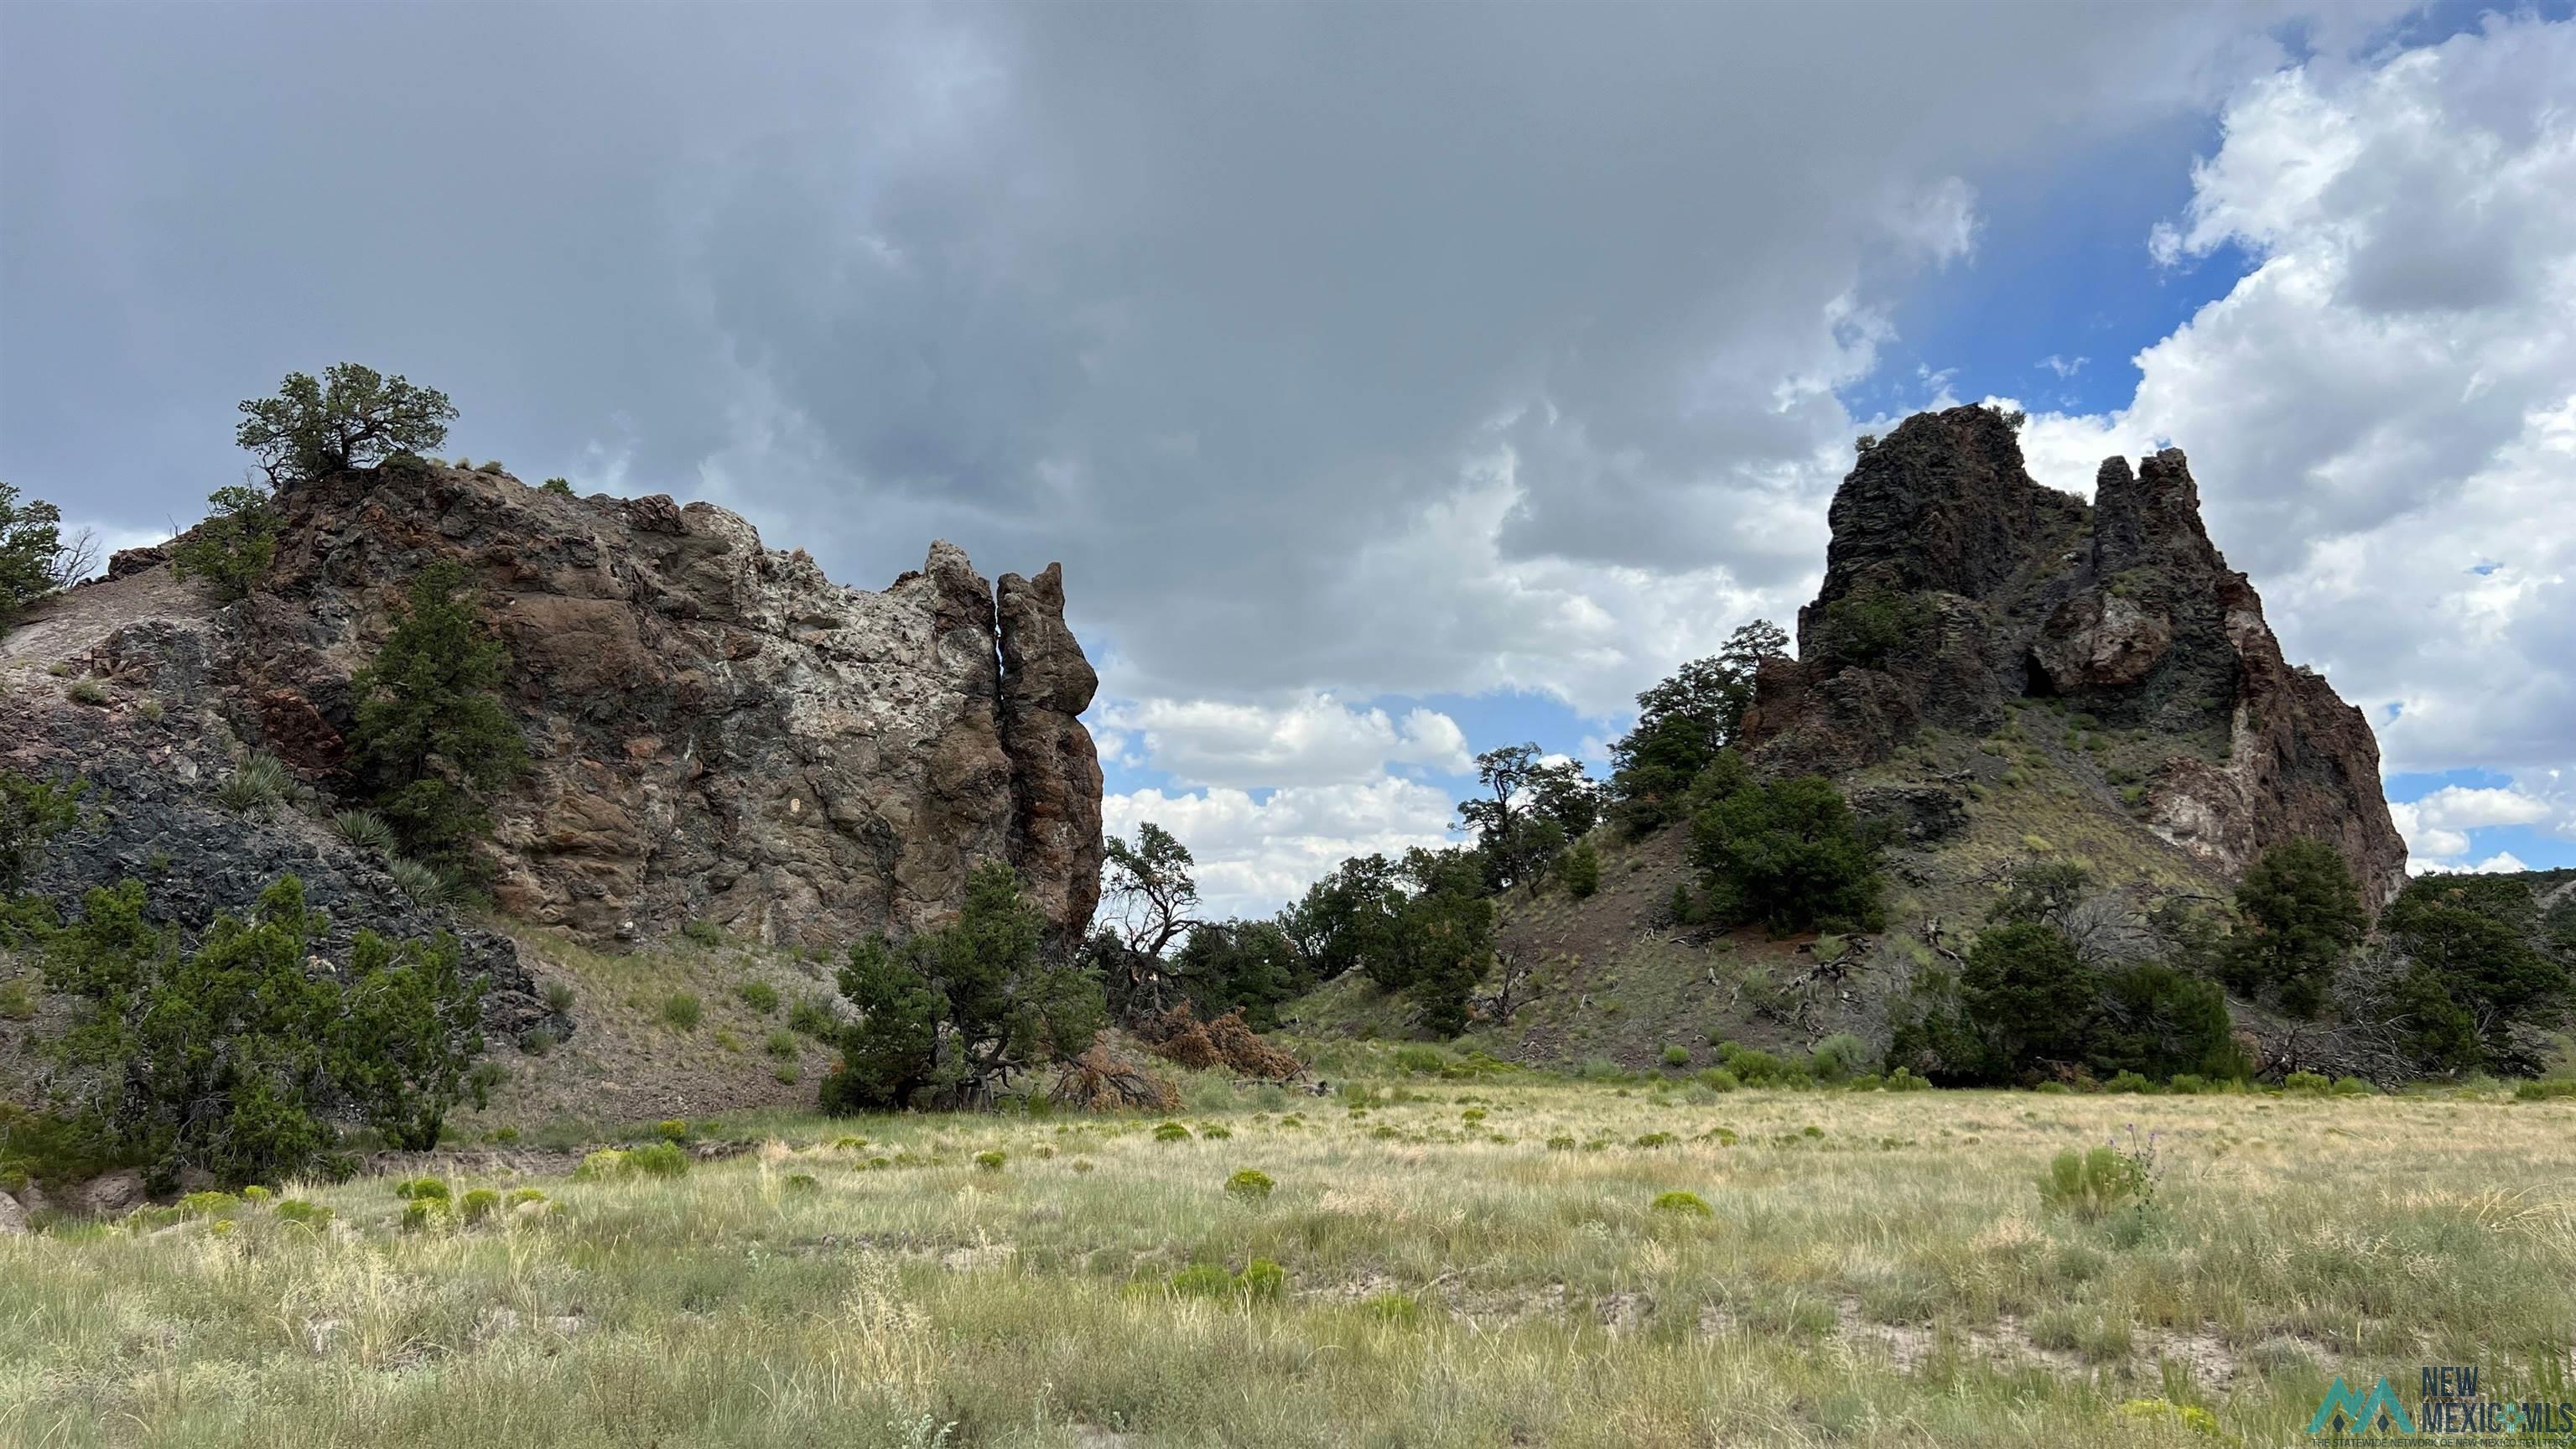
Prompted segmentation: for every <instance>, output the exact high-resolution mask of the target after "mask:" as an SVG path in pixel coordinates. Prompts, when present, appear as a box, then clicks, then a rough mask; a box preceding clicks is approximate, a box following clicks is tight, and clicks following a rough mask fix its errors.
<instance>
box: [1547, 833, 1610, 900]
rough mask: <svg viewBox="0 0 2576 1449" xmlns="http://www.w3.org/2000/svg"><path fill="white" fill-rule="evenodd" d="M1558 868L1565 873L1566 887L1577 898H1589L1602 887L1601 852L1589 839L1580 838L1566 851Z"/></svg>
mask: <svg viewBox="0 0 2576 1449" xmlns="http://www.w3.org/2000/svg"><path fill="white" fill-rule="evenodd" d="M1557 868H1558V869H1559V870H1560V871H1562V872H1563V873H1564V875H1565V889H1566V893H1567V894H1568V895H1571V896H1573V897H1574V898H1575V899H1576V900H1578V901H1580V900H1588V899H1590V898H1591V897H1592V895H1593V894H1594V893H1596V892H1598V891H1599V890H1600V889H1601V852H1599V851H1598V850H1595V849H1593V848H1592V842H1591V841H1589V840H1578V841H1576V842H1575V843H1574V847H1573V848H1572V849H1571V850H1568V851H1567V852H1566V853H1565V856H1564V858H1563V859H1562V860H1560V861H1559V862H1558V863H1557Z"/></svg>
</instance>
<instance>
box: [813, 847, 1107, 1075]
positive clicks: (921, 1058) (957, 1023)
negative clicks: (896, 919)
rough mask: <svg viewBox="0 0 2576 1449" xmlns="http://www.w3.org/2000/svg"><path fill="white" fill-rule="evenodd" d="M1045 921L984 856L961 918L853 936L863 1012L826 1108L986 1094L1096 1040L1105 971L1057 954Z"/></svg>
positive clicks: (854, 990)
mask: <svg viewBox="0 0 2576 1449" xmlns="http://www.w3.org/2000/svg"><path fill="white" fill-rule="evenodd" d="M1045 935H1046V923H1045V921H1044V920H1043V919H1042V918H1041V917H1040V916H1039V914H1038V912H1037V909H1036V908H1035V907H1034V906H1031V905H1030V904H1029V903H1028V902H1027V901H1026V900H1025V899H1023V898H1022V896H1021V895H1020V882H1019V877H1018V876H1017V875H1016V874H1014V873H1013V872H1012V870H1011V868H1010V867H1009V866H1007V865H1003V864H999V863H987V864H985V865H980V866H977V867H976V868H975V872H974V874H973V875H972V876H971V877H969V879H968V880H967V884H966V904H965V908H964V910H962V911H961V912H960V913H959V915H958V918H957V919H956V920H955V921H954V922H952V923H950V924H948V925H946V926H943V927H941V928H940V929H938V930H935V931H919V932H915V933H914V934H912V935H911V936H908V937H905V938H904V939H902V940H900V941H897V940H893V939H890V938H888V937H886V936H882V935H877V936H869V937H866V938H864V939H862V940H860V941H859V942H858V943H857V944H855V945H853V946H852V947H851V948H850V959H849V964H847V965H845V966H843V967H842V968H841V972H840V986H841V994H842V996H844V997H846V998H847V999H848V1000H849V1003H850V1005H851V1006H853V1007H855V1008H857V1012H858V1019H857V1020H856V1021H855V1022H853V1023H851V1024H850V1025H848V1026H846V1027H844V1028H842V1029H841V1036H840V1046H841V1060H840V1062H839V1063H838V1064H837V1065H835V1066H834V1067H833V1069H832V1071H831V1073H830V1075H828V1076H826V1077H825V1078H824V1080H823V1088H822V1107H823V1110H825V1111H827V1112H835V1113H847V1112H861V1111H881V1110H886V1109H890V1108H898V1107H957V1106H976V1105H982V1104H984V1103H987V1102H989V1101H990V1100H991V1099H992V1097H993V1094H994V1093H995V1091H996V1090H997V1089H999V1088H1000V1087H1001V1086H1002V1085H1004V1084H1005V1083H1006V1082H1007V1081H1008V1080H1009V1079H1010V1078H1011V1077H1012V1076H1013V1075H1015V1074H1017V1073H1020V1072H1023V1071H1026V1070H1027V1069H1029V1068H1030V1067H1033V1066H1035V1065H1036V1064H1037V1063H1039V1062H1040V1061H1042V1060H1045V1059H1047V1058H1049V1057H1055V1058H1066V1057H1071V1056H1073V1055H1075V1054H1076V1053H1079V1052H1080V1051H1082V1050H1083V1049H1084V1048H1085V1047H1087V1046H1088V1045H1090V1043H1091V1039H1092V1037H1093V1036H1094V1035H1096V1034H1097V1033H1098V1032H1099V1030H1100V1028H1101V1025H1102V1024H1103V1021H1104V1020H1105V1011H1104V1008H1103V1006H1102V1002H1101V995H1100V983H1099V982H1098V981H1096V980H1094V979H1093V978H1092V977H1091V976H1090V975H1088V974H1087V973H1085V972H1083V971H1082V970H1080V969H1079V968H1077V967H1074V966H1071V965H1062V964H1055V963H1052V962H1050V961H1048V960H1047V959H1046V953H1045V950H1044V941H1045Z"/></svg>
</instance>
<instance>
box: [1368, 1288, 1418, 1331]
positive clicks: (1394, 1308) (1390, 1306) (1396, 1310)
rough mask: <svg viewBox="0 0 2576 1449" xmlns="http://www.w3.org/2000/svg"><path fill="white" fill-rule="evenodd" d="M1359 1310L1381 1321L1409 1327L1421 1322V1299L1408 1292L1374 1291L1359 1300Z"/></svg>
mask: <svg viewBox="0 0 2576 1449" xmlns="http://www.w3.org/2000/svg"><path fill="white" fill-rule="evenodd" d="M1360 1311H1361V1312H1362V1313H1365V1314H1367V1315H1368V1316H1369V1317H1371V1318H1374V1319H1376V1320H1378V1321H1379V1322H1381V1323H1392V1324H1396V1325H1398V1326H1400V1327H1404V1328H1411V1327H1413V1326H1415V1325H1417V1324H1419V1323H1421V1322H1422V1320H1423V1317H1424V1313H1423V1308H1422V1300H1421V1299H1418V1298H1415V1297H1414V1296H1412V1295H1411V1294H1409V1293H1376V1294H1372V1295H1370V1296H1369V1297H1366V1298H1363V1299H1361V1300H1360Z"/></svg>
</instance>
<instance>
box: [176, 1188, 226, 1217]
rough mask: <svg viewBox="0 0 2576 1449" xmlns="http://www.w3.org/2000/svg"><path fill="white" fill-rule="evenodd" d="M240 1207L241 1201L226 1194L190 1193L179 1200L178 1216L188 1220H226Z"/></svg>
mask: <svg viewBox="0 0 2576 1449" xmlns="http://www.w3.org/2000/svg"><path fill="white" fill-rule="evenodd" d="M240 1207H241V1199H239V1198H237V1197H234V1196H233V1195H232V1194H231V1193H228V1192H192V1193H190V1194H188V1195H187V1196H186V1197H183V1198H181V1199H179V1215H180V1216H181V1217H188V1218H228V1217H231V1216H232V1215H233V1213H234V1212H235V1211H236V1210H237V1209H239V1208H240Z"/></svg>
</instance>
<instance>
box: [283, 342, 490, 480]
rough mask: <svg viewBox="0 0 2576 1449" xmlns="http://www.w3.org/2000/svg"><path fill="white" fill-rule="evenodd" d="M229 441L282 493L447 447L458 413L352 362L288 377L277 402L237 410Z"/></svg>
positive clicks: (442, 399) (433, 395)
mask: <svg viewBox="0 0 2576 1449" xmlns="http://www.w3.org/2000/svg"><path fill="white" fill-rule="evenodd" d="M241 413H242V421H241V426H240V427H238V428H237V429H235V430H234V433H233V441H234V442H235V443H237V444H239V445H240V446H241V448H242V449H243V450H244V451H246V452H248V453H250V454H251V455H252V456H253V457H255V458H257V459H258V460H259V464H260V467H261V468H262V470H264V471H265V472H266V473H267V475H268V481H269V483H270V485H271V486H272V487H286V486H289V485H292V484H296V483H303V482H308V481H310V480H312V479H315V478H321V477H326V476H328V475H330V474H332V473H338V472H342V471H344V470H347V469H350V468H364V467H368V466H371V465H373V464H376V463H381V462H384V461H385V460H386V459H388V458H391V457H394V456H395V455H397V454H401V453H423V452H427V451H428V450H430V449H432V448H435V447H437V446H438V445H439V444H441V443H443V442H445V441H447V425H448V424H449V423H451V422H454V421H455V420H456V409H455V407H454V406H452V405H451V404H450V403H449V402H448V400H447V394H445V393H443V392H440V391H439V390H437V389H436V388H428V387H417V386H414V385H413V384H412V383H411V382H410V381H408V380H407V379H405V378H403V377H402V376H401V375H400V374H396V375H395V376H392V377H385V376H383V375H381V374H379V373H378V372H376V370H375V369H373V368H370V367H362V366H360V365H358V364H357V363H354V362H341V363H335V364H333V365H332V366H330V367H327V368H324V369H323V370H322V379H321V381H319V382H316V381H315V380H314V379H313V377H312V376H311V374H309V373H302V372H290V373H288V374H287V375H286V380H285V381H284V382H283V383H281V384H279V386H278V390H277V395H276V396H275V397H266V398H253V399H250V400H249V401H246V402H244V403H243V404H242V405H241Z"/></svg>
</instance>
